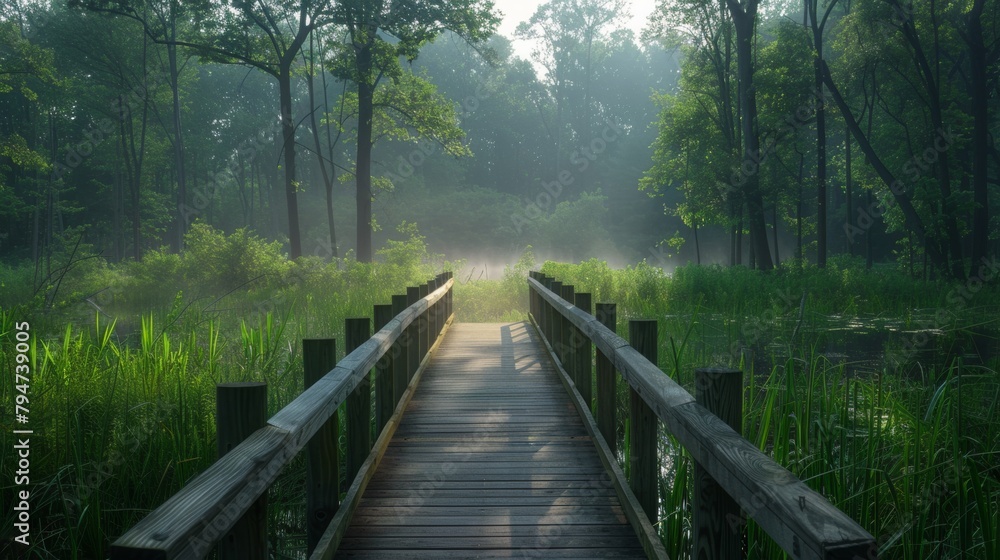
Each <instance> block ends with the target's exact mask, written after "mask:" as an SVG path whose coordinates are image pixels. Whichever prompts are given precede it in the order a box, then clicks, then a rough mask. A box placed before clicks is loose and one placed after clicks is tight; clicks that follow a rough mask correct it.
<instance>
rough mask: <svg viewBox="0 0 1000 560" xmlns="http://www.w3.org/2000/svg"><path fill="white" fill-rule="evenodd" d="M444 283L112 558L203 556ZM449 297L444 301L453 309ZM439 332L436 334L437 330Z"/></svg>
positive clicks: (160, 511)
mask: <svg viewBox="0 0 1000 560" xmlns="http://www.w3.org/2000/svg"><path fill="white" fill-rule="evenodd" d="M454 284H455V280H454V279H449V280H448V281H447V282H446V283H445V284H444V285H442V286H441V287H439V288H438V289H436V290H434V291H433V292H431V293H430V294H428V295H427V296H426V297H424V298H422V299H420V300H418V301H417V302H416V303H414V304H413V305H410V306H409V307H407V308H406V309H405V310H404V311H403V312H402V313H399V314H398V315H396V316H395V317H394V318H393V319H392V320H391V321H389V323H388V324H387V325H385V327H383V328H382V329H381V330H379V331H378V332H377V333H375V335H374V336H372V337H371V338H370V339H368V340H367V341H366V342H365V343H364V344H362V345H361V346H359V347H358V348H356V349H355V350H354V351H353V352H351V353H350V354H348V355H347V356H345V357H344V359H342V360H341V361H340V362H339V363H338V364H337V366H336V367H334V368H333V369H332V370H331V371H330V372H329V373H327V374H326V375H325V376H323V378H322V379H320V380H319V381H317V382H316V383H315V384H313V385H312V386H311V387H309V388H308V389H306V390H305V391H304V392H303V393H302V394H301V395H299V396H298V397H297V398H296V399H295V400H293V401H292V402H291V403H289V404H288V406H286V407H285V408H283V409H281V410H280V411H279V412H278V413H277V414H275V415H274V416H273V417H271V419H270V420H268V422H267V426H265V427H263V428H261V429H259V430H257V431H256V432H254V433H253V434H252V435H251V436H250V437H248V438H247V439H246V440H244V441H243V442H242V443H240V444H239V445H237V446H236V447H234V448H233V449H232V450H230V451H229V453H227V454H226V455H224V456H223V457H221V458H220V459H219V460H218V461H216V462H215V463H214V464H212V466H210V467H209V468H207V469H206V470H205V471H203V472H202V473H201V474H199V475H198V476H196V477H195V478H194V479H193V480H192V481H191V482H189V483H188V484H187V485H185V486H184V487H183V488H181V489H180V491H178V492H177V493H176V494H174V495H173V496H171V497H170V498H169V499H167V501H165V502H164V503H163V504H161V505H160V506H159V507H158V508H156V509H155V510H153V511H152V512H150V513H149V515H147V516H146V517H145V518H143V519H142V521H140V522H139V523H137V524H136V525H135V526H134V527H132V528H131V529H130V530H128V531H127V532H126V533H125V534H124V535H122V536H121V537H119V538H118V540H116V541H115V542H114V544H112V546H111V558H112V559H114V560H119V559H125V558H129V559H131V558H143V559H145V558H202V557H204V556H205V555H206V554H208V552H209V551H210V550H211V549H212V547H213V545H214V544H215V542H216V541H218V540H219V539H221V538H222V537H223V536H225V535H226V534H227V533H228V532H229V530H230V529H231V528H232V527H233V525H234V524H235V523H236V522H237V521H238V520H239V519H240V518H241V517H242V516H243V514H244V513H245V512H246V511H247V510H248V509H249V508H250V506H251V505H253V503H254V502H255V501H256V500H257V498H258V497H260V496H261V495H262V494H263V493H264V492H266V491H267V489H268V488H269V487H270V486H271V484H272V483H273V482H274V480H275V479H276V478H277V476H278V474H279V473H280V472H281V469H282V468H284V467H285V466H286V465H287V464H288V463H289V462H290V461H291V460H292V459H293V458H294V457H295V455H296V454H297V453H298V452H299V451H300V450H301V449H302V448H303V447H304V446H305V445H306V443H308V442H309V439H310V438H311V437H312V436H313V434H315V433H316V432H317V430H319V428H320V427H321V426H322V425H323V424H324V423H325V422H326V421H327V419H329V418H330V417H331V416H332V415H333V414H334V413H336V411H337V408H338V407H339V406H340V405H341V404H342V403H344V401H346V400H347V396H348V395H349V394H350V393H351V392H352V391H353V390H354V388H355V387H357V385H358V384H359V383H361V381H362V380H363V379H365V377H366V376H367V375H368V374H369V372H370V371H371V369H372V368H373V367H375V363H376V362H377V361H378V360H379V359H380V358H381V357H382V356H383V355H384V354H386V352H388V351H389V349H390V348H391V347H392V345H393V343H394V342H395V341H396V340H397V339H398V338H399V337H400V336H401V335H402V334H403V332H404V331H405V329H406V328H407V327H408V326H410V324H411V323H413V322H414V321H416V320H417V319H418V318H419V317H421V316H422V315H423V314H424V313H425V312H427V310H428V309H429V308H430V307H431V305H433V304H435V303H436V302H438V301H439V300H442V299H443V298H445V296H446V295H448V294H449V292H450V291H451V289H452V287H453V286H454ZM449 305H450V301H449V300H448V299H447V298H445V307H446V309H449V310H450V307H449ZM435 334H437V333H435Z"/></svg>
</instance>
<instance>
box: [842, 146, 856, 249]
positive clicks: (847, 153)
mask: <svg viewBox="0 0 1000 560" xmlns="http://www.w3.org/2000/svg"><path fill="white" fill-rule="evenodd" d="M844 160H845V167H846V169H845V174H846V179H847V180H846V181H845V185H844V187H845V188H846V189H847V221H848V222H850V221H851V220H853V219H854V175H853V174H852V170H851V163H852V162H851V131H850V130H846V131H845V132H844ZM845 239H846V240H847V254H848V255H850V256H852V257H853V256H854V243H853V237H852V236H850V235H847V236H845Z"/></svg>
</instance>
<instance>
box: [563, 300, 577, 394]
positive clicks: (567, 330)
mask: <svg viewBox="0 0 1000 560" xmlns="http://www.w3.org/2000/svg"><path fill="white" fill-rule="evenodd" d="M560 295H561V296H562V298H563V299H564V300H566V303H569V304H570V305H572V304H573V300H574V295H573V285H572V284H563V287H562V293H561V294H560ZM559 320H560V322H561V323H562V340H560V341H559V345H560V346H561V347H562V348H561V350H560V352H559V361H560V362H562V365H563V369H565V370H566V371H567V372H568V373H569V378H570V379H572V380H573V383H574V384H576V363H575V358H574V356H575V355H576V354H575V352H574V349H573V347H572V345H571V344H570V340H572V339H573V323H571V322H570V320H569V319H567V318H566V317H564V316H562V315H559Z"/></svg>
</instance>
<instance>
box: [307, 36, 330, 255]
mask: <svg viewBox="0 0 1000 560" xmlns="http://www.w3.org/2000/svg"><path fill="white" fill-rule="evenodd" d="M315 57H316V54H315V52H314V51H313V42H312V35H311V34H310V35H309V76H308V86H309V117H310V120H311V121H312V133H313V143H314V144H315V145H316V161H317V163H319V170H320V174H322V175H323V186H324V187H325V190H326V219H327V223H328V224H330V256H331V257H332V258H337V230H336V228H335V227H334V222H333V179H332V178H331V177H330V173H329V172H328V171H327V169H326V160H324V159H323V146H322V144H321V143H320V141H319V126H318V125H317V123H316V111H317V110H318V109H319V107H317V106H316V87H315V77H316V63H315V60H316V58H315ZM324 93H325V91H324Z"/></svg>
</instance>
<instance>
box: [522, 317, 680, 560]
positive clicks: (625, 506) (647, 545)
mask: <svg viewBox="0 0 1000 560" xmlns="http://www.w3.org/2000/svg"><path fill="white" fill-rule="evenodd" d="M536 328H537V327H536ZM542 343H543V345H545V341H542ZM545 348H546V349H548V350H549V352H550V354H549V355H550V357H551V358H552V361H553V363H554V362H555V356H554V355H553V354H552V353H551V348H550V347H549V346H548V345H545ZM556 371H557V372H558V373H559V376H560V378H561V379H562V382H563V385H564V386H565V388H566V391H567V393H568V394H569V396H570V399H571V400H572V401H573V404H574V406H575V407H576V409H577V411H578V413H579V415H580V418H581V420H582V421H583V424H584V426H585V427H586V429H587V433H588V434H590V436H591V437H592V438H593V440H594V444H595V446H596V448H597V452H598V455H599V457H600V459H601V462H602V463H603V464H604V468H605V469H606V470H607V472H608V474H609V475H610V477H609V481H610V486H612V487H613V488H614V491H615V493H616V494H617V495H618V498H619V500H620V501H621V504H622V510H623V512H624V514H625V516H626V517H627V518H628V520H629V522H630V523H631V525H632V526H633V527H635V529H636V533H637V535H638V536H639V541H640V542H641V544H642V548H643V551H644V552H645V554H646V557H647V558H655V559H657V560H667V559H669V556H667V551H666V549H665V548H664V547H663V543H662V542H661V541H660V535H659V533H657V531H656V527H655V526H654V525H653V524H652V523H651V522H650V520H649V518H648V517H647V516H646V515H645V513H644V511H643V508H642V505H641V504H640V503H639V500H638V498H636V496H635V494H634V493H633V492H632V489H631V488H630V487H629V484H628V481H627V480H625V473H624V472H622V470H621V467H620V466H619V465H618V459H617V457H616V456H615V453H614V452H613V451H612V450H611V447H610V446H608V443H607V441H605V439H604V437H603V436H602V435H601V432H600V429H599V428H598V427H597V423H596V421H595V420H594V418H593V416H591V413H590V408H589V407H588V406H587V405H586V403H585V402H584V400H583V396H582V395H580V392H579V391H578V390H577V387H576V385H575V384H574V383H573V382H572V380H571V379H570V378H569V374H568V373H567V372H566V371H565V370H563V369H562V368H560V367H558V366H556Z"/></svg>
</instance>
